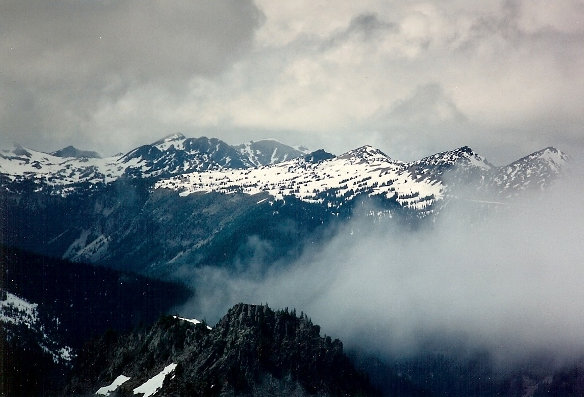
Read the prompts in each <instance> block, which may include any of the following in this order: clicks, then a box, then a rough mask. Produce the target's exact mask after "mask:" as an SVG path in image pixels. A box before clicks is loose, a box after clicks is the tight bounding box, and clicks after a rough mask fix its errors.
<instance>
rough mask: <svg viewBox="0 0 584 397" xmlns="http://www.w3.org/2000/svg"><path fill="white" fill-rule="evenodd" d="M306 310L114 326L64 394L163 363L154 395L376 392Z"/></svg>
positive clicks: (143, 373)
mask: <svg viewBox="0 0 584 397" xmlns="http://www.w3.org/2000/svg"><path fill="white" fill-rule="evenodd" d="M319 332H320V327H319V326H317V325H314V324H312V322H311V320H310V319H308V317H307V316H306V315H301V316H300V317H298V316H296V313H295V312H289V311H288V310H284V311H273V310H272V309H270V308H269V307H268V306H263V305H262V306H257V305H246V304H238V305H236V306H234V307H233V308H232V309H230V310H229V312H228V313H227V314H226V315H225V316H224V317H223V318H222V319H221V320H220V321H219V323H218V324H217V326H216V327H215V328H213V329H209V327H207V326H206V325H205V324H204V323H200V324H194V322H190V321H185V320H184V319H180V318H173V317H165V318H162V319H161V320H160V321H158V322H157V323H156V324H155V325H154V326H153V327H152V328H150V329H149V330H146V331H143V332H137V333H133V334H130V335H125V336H119V335H114V334H112V333H110V334H108V335H106V336H104V337H103V338H101V339H99V340H97V341H95V342H94V343H93V344H92V345H90V346H88V347H87V349H86V350H84V351H83V352H82V353H81V354H80V356H79V362H78V367H77V372H76V374H75V376H74V378H73V379H72V381H71V383H70V385H69V387H68V388H67V390H66V394H76V395H77V394H91V393H95V392H96V391H97V390H99V389H100V388H102V387H104V386H108V385H111V384H112V382H114V380H116V379H118V377H120V376H121V375H123V376H124V377H125V378H129V379H128V380H126V381H125V382H124V383H123V384H122V385H120V386H118V387H117V390H116V392H117V393H120V394H121V395H124V393H127V392H130V393H132V392H133V391H134V390H135V389H136V388H138V387H141V386H142V385H144V384H145V383H147V382H148V381H149V380H152V379H153V378H154V377H155V376H156V375H160V374H162V371H163V369H166V370H167V371H168V374H167V375H166V376H165V378H164V380H163V382H162V383H161V384H160V388H159V389H158V391H157V394H156V395H185V396H186V395H189V396H194V395H255V396H258V395H260V396H261V395H296V396H305V395H321V396H329V395H330V396H337V395H376V394H377V392H376V391H375V390H374V389H373V388H372V387H371V386H370V385H369V383H368V381H367V379H366V378H365V377H364V376H363V375H362V374H360V373H359V372H358V371H356V370H355V368H354V367H353V365H352V364H351V362H350V360H349V359H348V357H347V356H346V355H345V354H344V352H343V346H342V343H341V342H340V341H339V340H333V339H331V338H330V337H321V336H320V335H319ZM125 378H121V379H125Z"/></svg>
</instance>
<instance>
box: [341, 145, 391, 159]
mask: <svg viewBox="0 0 584 397" xmlns="http://www.w3.org/2000/svg"><path fill="white" fill-rule="evenodd" d="M339 158H341V159H350V158H360V159H362V160H375V159H383V160H388V159H389V156H388V155H387V154H385V153H383V152H382V151H381V150H379V149H377V148H375V147H373V146H371V145H364V146H361V147H358V148H357V149H353V150H349V151H348V152H346V153H343V154H342V155H340V156H339Z"/></svg>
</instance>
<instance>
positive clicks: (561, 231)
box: [181, 171, 584, 363]
mask: <svg viewBox="0 0 584 397" xmlns="http://www.w3.org/2000/svg"><path fill="white" fill-rule="evenodd" d="M582 175H584V174H582V173H580V172H575V171H573V172H572V173H571V174H569V175H567V176H566V177H565V178H564V179H563V180H562V181H559V182H556V184H555V185H554V186H553V187H552V188H551V189H549V190H548V191H546V192H540V191H538V192H533V193H530V194H528V195H525V196H523V197H522V198H521V199H518V200H513V201H511V202H509V203H507V204H505V205H499V206H494V207H493V208H492V211H489V216H488V217H486V218H484V219H483V220H481V221H477V216H476V213H475V211H476V209H477V206H476V204H475V203H470V202H465V201H463V200H459V201H458V202H453V203H452V204H453V205H450V206H449V207H448V208H447V210H445V211H444V212H443V213H442V214H441V216H440V217H439V218H438V220H437V222H436V223H435V224H433V225H432V226H431V227H428V228H424V229H423V230H419V231H415V232H413V231H403V230H400V229H399V228H397V227H395V226H392V223H391V222H386V223H384V224H383V225H375V226H372V223H371V219H354V220H353V221H351V222H350V223H349V224H347V225H346V226H345V227H343V228H341V229H339V230H338V231H337V232H336V234H335V236H334V238H332V239H331V240H330V241H329V242H328V243H327V244H326V245H325V246H322V247H315V248H313V249H308V250H307V252H306V253H305V255H303V257H302V258H300V260H298V261H296V262H295V263H294V264H293V265H287V266H283V265H274V266H272V267H271V268H270V269H268V270H266V269H259V268H258V267H257V266H256V267H253V266H251V267H250V269H249V270H248V271H245V272H243V273H241V272H238V273H237V274H235V273H231V272H229V271H226V270H221V269H217V268H213V267H206V268H201V269H198V270H196V274H195V279H196V286H195V287H196V289H197V298H196V299H195V301H193V302H190V303H189V304H188V305H187V306H185V307H184V308H183V309H182V310H181V311H182V312H183V313H184V314H187V315H192V316H194V317H199V318H200V317H205V318H206V319H207V320H208V321H209V322H214V321H216V320H217V319H218V318H219V317H220V316H221V315H222V314H224V313H225V311H226V310H227V308H228V307H230V306H231V305H232V304H235V303H237V302H248V303H268V304H269V305H270V306H271V307H274V308H282V307H290V308H292V307H295V308H296V309H297V311H298V312H300V311H301V310H302V311H304V312H305V313H307V314H308V315H309V316H310V317H311V318H312V319H313V321H314V322H315V323H317V324H320V325H321V326H322V332H323V333H326V334H328V335H331V336H333V337H338V338H340V339H341V340H343V341H344V342H345V344H346V345H349V346H359V347H361V348H365V349H370V350H372V351H376V352H380V353H385V354H399V355H404V354H405V355H407V354H415V353H418V352H420V351H421V350H423V349H429V348H432V349H436V348H439V349H447V348H452V349H454V350H458V349H462V350H465V349H467V351H468V349H471V350H472V349H475V348H476V349H487V350H488V351H489V352H491V353H492V355H493V357H494V358H495V360H499V361H501V360H502V362H506V363H509V362H513V361H515V360H517V359H524V358H528V357H530V356H531V355H532V354H539V353H543V354H552V356H551V357H553V358H555V359H562V358H571V357H573V356H574V355H575V354H580V353H584V197H583V194H584V183H583V182H584V178H582ZM495 207H496V208H495ZM355 230H359V232H358V233H355V232H354V231H355ZM250 244H257V250H258V252H259V255H261V250H262V249H265V244H266V242H262V241H255V240H254V239H250ZM262 247H263V248H262ZM548 357H549V356H548Z"/></svg>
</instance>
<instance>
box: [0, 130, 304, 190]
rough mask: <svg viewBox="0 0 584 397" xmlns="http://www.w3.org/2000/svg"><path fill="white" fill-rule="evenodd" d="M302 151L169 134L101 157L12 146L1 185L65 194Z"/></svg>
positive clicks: (0, 163) (4, 155) (0, 164)
mask: <svg viewBox="0 0 584 397" xmlns="http://www.w3.org/2000/svg"><path fill="white" fill-rule="evenodd" d="M302 154H303V153H302V152H301V151H299V150H296V149H294V148H292V147H290V146H287V145H284V144H282V143H279V142H276V141H272V140H266V141H258V142H252V143H249V144H245V145H240V146H238V147H234V146H231V145H228V144H227V143H225V142H223V141H221V140H219V139H216V138H206V137H201V138H186V137H185V136H184V135H182V134H172V135H169V136H167V137H164V138H162V139H160V140H158V141H156V142H153V143H151V144H148V145H142V146H140V147H137V148H135V149H133V150H131V151H130V152H128V153H126V154H123V155H117V156H112V157H104V158H100V157H99V155H98V154H97V153H96V152H91V151H81V150H78V149H76V148H74V147H72V146H69V147H66V148H64V149H61V150H58V151H56V152H53V153H50V154H49V153H43V152H39V151H35V150H32V149H28V148H24V147H22V146H19V145H16V146H15V147H14V148H12V149H8V150H2V151H0V185H1V186H3V187H4V188H6V189H9V190H18V189H19V188H22V187H23V186H27V187H29V188H30V187H31V186H32V189H33V190H36V191H49V192H51V193H52V194H59V195H67V194H70V193H72V192H74V191H77V190H79V189H88V188H89V189H95V188H99V187H100V186H103V185H107V184H110V183H111V182H113V181H115V180H118V179H120V178H125V177H128V178H162V177H169V176H172V175H179V174H183V173H189V172H202V171H210V170H220V169H243V168H249V167H255V166H256V165H265V164H274V163H277V162H279V161H283V160H287V159H291V158H293V157H295V156H301V155H302Z"/></svg>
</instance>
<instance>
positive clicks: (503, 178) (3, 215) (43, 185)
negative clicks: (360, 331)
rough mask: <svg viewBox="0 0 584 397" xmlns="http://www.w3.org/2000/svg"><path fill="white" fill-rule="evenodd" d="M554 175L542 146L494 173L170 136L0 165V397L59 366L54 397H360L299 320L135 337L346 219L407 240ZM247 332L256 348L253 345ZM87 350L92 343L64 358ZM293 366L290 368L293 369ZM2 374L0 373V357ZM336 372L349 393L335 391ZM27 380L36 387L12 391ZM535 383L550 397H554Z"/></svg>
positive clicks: (443, 158)
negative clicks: (265, 351)
mask: <svg viewBox="0 0 584 397" xmlns="http://www.w3.org/2000/svg"><path fill="white" fill-rule="evenodd" d="M568 163H569V158H568V156H567V155H566V154H564V153H562V152H561V151H559V150H558V149H555V148H553V147H548V148H545V149H542V150H540V151H537V152H535V153H532V154H530V155H528V156H525V157H523V158H521V159H519V160H517V161H514V162H512V163H510V164H508V165H504V166H495V165H493V164H491V163H490V162H489V161H488V160H486V159H485V158H484V157H483V156H481V155H479V154H477V153H475V152H474V151H473V150H472V149H471V148H469V147H466V146H465V147H461V148H456V149H453V150H448V151H444V152H441V153H436V154H433V155H431V156H427V157H424V158H422V159H420V160H417V161H409V162H405V161H399V160H395V159H392V158H390V157H389V156H388V155H387V154H385V153H383V152H382V151H381V150H379V149H377V148H374V147H372V146H362V147H359V148H356V149H354V150H350V151H348V152H346V153H343V154H341V155H333V154H331V153H328V152H327V151H325V150H324V149H320V150H317V151H313V152H309V151H308V150H306V149H305V148H302V147H301V148H294V147H291V146H288V145H285V144H283V143H280V142H277V141H275V140H262V141H256V142H249V143H246V144H242V145H236V146H233V145H229V144H227V143H225V142H223V141H221V140H219V139H216V138H206V137H202V138H186V137H185V136H183V135H182V134H173V135H170V136H167V137H164V138H162V139H160V140H158V141H156V142H153V143H151V144H146V145H142V146H140V147H137V148H135V149H133V150H130V151H129V152H127V153H120V154H119V155H116V156H111V157H101V156H100V155H99V154H98V153H96V152H93V151H87V150H79V149H76V148H74V147H72V146H68V147H66V148H64V149H61V150H58V151H55V152H52V153H44V152H40V151H35V150H32V149H29V148H24V147H22V146H18V145H17V146H15V147H14V148H11V149H6V150H1V151H0V253H1V254H2V257H1V258H2V264H3V272H2V277H3V278H2V296H1V297H0V298H1V299H0V320H1V322H2V324H3V329H5V330H6V332H5V334H4V335H3V349H4V351H10V352H14V355H15V357H18V358H19V359H18V360H16V361H15V363H16V364H14V365H13V366H12V367H10V368H9V369H10V371H6V370H4V369H3V373H4V372H5V373H6V374H8V376H7V377H5V380H4V381H3V383H4V385H3V386H6V384H8V385H9V386H10V387H12V389H10V390H12V393H10V392H9V393H8V394H9V395H10V394H19V392H20V394H22V393H25V394H26V393H27V392H28V391H31V392H33V394H35V393H34V392H35V391H38V390H43V389H44V388H45V387H46V385H47V384H48V385H50V387H52V388H58V387H61V386H63V379H59V380H58V381H55V379H53V380H52V381H50V380H46V379H45V378H42V377H41V376H40V375H39V374H40V373H44V372H46V373H49V374H50V377H53V378H55V377H57V378H58V377H59V376H61V377H62V376H63V374H64V373H68V371H70V370H71V367H73V370H74V372H75V371H77V372H75V373H76V375H75V376H76V377H74V379H73V380H72V381H71V382H70V383H69V386H68V387H69V389H68V390H69V391H70V392H71V393H73V392H74V393H96V392H97V391H98V390H102V391H103V392H104V393H105V394H109V393H110V392H112V393H113V392H114V389H117V388H118V387H119V386H120V390H121V391H119V393H121V394H124V393H127V392H130V393H131V392H132V390H135V389H136V388H140V387H141V386H142V385H147V384H148V382H149V380H152V379H154V380H159V381H160V382H161V383H160V387H162V386H164V388H165V390H168V394H173V393H174V394H183V395H184V394H188V393H192V392H193V390H198V393H202V394H205V393H207V392H209V393H211V392H213V393H217V394H218V395H221V393H223V394H225V393H227V394H229V393H235V392H237V393H239V394H245V393H248V394H253V391H254V390H255V391H257V390H261V392H262V393H264V392H265V393H266V394H269V393H272V392H273V393H278V391H279V392H280V394H281V393H284V391H285V392H286V393H288V392H289V393H296V394H298V395H304V394H317V395H343V394H354V393H356V392H361V393H365V394H369V392H371V393H373V391H372V390H373V389H370V385H369V383H368V382H366V381H365V380H363V379H362V378H360V376H361V375H359V374H358V372H355V371H354V368H353V367H352V366H351V365H349V364H348V362H347V361H346V360H347V359H346V357H345V355H344V353H343V352H342V348H341V347H340V345H339V344H338V343H337V342H336V341H331V340H329V339H330V338H329V339H326V338H321V337H320V335H319V334H318V330H317V328H315V327H316V326H314V325H313V324H312V323H311V322H310V321H308V320H307V319H306V318H304V317H303V316H300V317H297V316H295V315H294V316H292V315H291V313H288V312H284V311H275V312H274V311H272V310H271V309H269V308H267V307H266V306H250V305H238V306H236V307H234V308H232V309H231V310H230V311H229V312H228V314H227V315H226V317H224V319H223V320H221V321H220V322H219V323H218V325H217V326H215V327H214V328H213V330H208V329H206V328H204V327H198V326H195V325H193V324H192V323H189V322H188V321H185V320H184V319H182V320H181V319H180V318H165V319H161V320H160V321H159V322H158V323H156V324H155V325H153V326H151V324H152V323H153V322H154V320H155V318H154V317H156V316H157V315H158V314H161V313H166V314H168V313H169V312H170V310H171V307H173V306H174V305H178V304H180V303H181V301H183V300H184V299H186V296H188V293H189V291H188V288H186V287H185V284H188V287H189V288H192V289H194V293H195V294H196V293H197V283H200V282H201V281H200V280H198V279H197V272H196V270H197V269H199V268H202V267H205V266H208V267H215V268H220V269H223V270H228V271H229V272H231V273H234V274H237V273H238V272H247V271H249V270H250V269H253V271H256V272H262V271H268V270H269V269H270V268H271V267H273V266H282V267H283V268H285V266H286V265H288V264H290V263H293V262H294V261H295V260H297V259H298V258H300V257H301V256H302V255H303V254H304V253H306V252H307V250H309V249H310V248H311V247H315V246H316V247H319V246H321V245H322V244H324V243H326V242H327V241H328V240H329V239H330V238H331V235H334V234H335V232H336V231H337V230H339V229H340V228H341V227H342V226H343V225H344V224H346V222H347V221H348V220H350V219H352V218H355V217H361V218H363V219H365V220H366V221H367V222H370V223H371V224H374V223H377V222H391V223H395V224H396V225H399V226H404V227H408V228H419V227H423V226H425V225H432V223H433V222H434V221H435V220H436V219H438V218H439V217H440V215H441V214H442V212H443V210H444V208H446V207H447V206H448V205H450V204H451V203H453V202H458V201H464V202H465V203H468V204H470V205H473V206H476V208H479V209H487V210H491V209H495V210H498V209H499V208H500V207H501V206H503V207H504V206H505V204H506V203H508V202H510V199H513V198H515V197H517V196H521V195H522V194H525V193H526V192H530V191H540V190H542V189H546V188H547V187H548V186H550V185H551V184H552V183H553V182H554V180H555V179H556V178H557V177H558V176H559V175H560V174H561V173H562V171H563V170H564V169H565V168H566V167H567V165H568ZM352 232H353V231H351V233H352ZM85 263H88V264H91V265H85ZM92 265H93V266H92ZM136 274H139V276H138V275H136ZM144 276H146V277H150V278H146V277H144ZM172 291H174V292H172ZM190 292H193V291H190ZM152 294H154V295H161V296H164V297H165V299H162V300H160V301H158V300H157V298H156V297H155V296H154V295H152ZM86 316H89V317H86ZM76 319H83V320H82V321H79V322H76ZM138 322H145V323H146V325H144V324H143V327H142V328H140V330H134V331H132V332H133V333H132V334H125V333H122V334H120V335H118V336H115V337H112V334H109V336H103V337H99V336H98V335H99V334H100V333H101V332H103V331H105V328H106V327H111V328H114V329H116V330H118V331H125V332H126V331H128V329H130V328H132V327H137V323H138ZM278 324H279V325H278ZM282 324H284V325H282ZM282 326H284V329H285V330H286V331H285V332H284V331H282V328H281V327H282ZM278 327H280V328H278ZM92 330H93V331H92ZM258 330H259V331H258ZM257 332H260V336H261V335H263V336H265V338H263V339H262V338H260V339H259V340H258V339H257V338H256V339H254V337H252V336H253V335H256V334H257ZM282 332H284V334H282ZM287 332H291V334H288V333H287ZM301 332H305V333H306V335H305V336H306V337H307V338H308V339H309V340H310V341H311V344H310V345H307V346H304V347H305V348H306V349H307V350H306V352H309V353H310V354H311V355H310V356H306V357H305V353H306V352H299V351H295V350H294V349H293V348H292V347H293V345H295V344H299V343H300V342H301V341H300V340H296V339H294V338H295V336H294V335H299V333H301ZM244 334H245V335H247V336H249V337H247V336H246V337H245V338H243V337H241V336H242V335H244ZM90 335H91V336H95V337H98V339H97V340H94V342H93V343H94V344H93V345H91V346H89V347H86V348H85V350H81V346H82V345H83V343H84V342H87V338H88V337H89V336H90ZM128 335H130V336H128ZM256 336H257V335H256ZM100 338H101V339H100ZM108 338H109V339H108ZM290 338H291V339H290ZM291 340H295V341H296V342H294V344H292V345H291V342H290V341H291ZM153 341H156V343H154V342H153ZM161 342H164V343H162V344H161ZM166 343H168V346H173V348H172V349H171V350H168V349H167V348H166V347H165V346H166ZM339 343H340V342H339ZM263 344H267V345H266V346H268V345H269V350H271V351H278V352H279V353H278V354H275V355H274V356H270V357H264V358H265V360H264V361H262V360H263V359H262V357H263V356H261V355H259V356H258V357H259V361H257V360H256V361H254V360H251V359H250V357H249V355H250V354H251V353H250V351H251V350H253V351H256V352H257V351H258V349H260V350H261V348H262V346H263V347H264V348H265V347H266V346H264V345H263ZM92 346H93V347H92ZM226 346H231V347H229V348H227V347H226ZM105 347H107V349H105ZM100 348H104V349H105V350H103V351H101V352H100V351H99V349H100ZM92 349H93V350H92ZM250 349H251V350H250ZM80 352H81V353H80ZM137 352H142V353H144V354H145V356H141V357H139V356H140V354H138V353H137ZM78 353H79V354H81V358H80V359H79V360H77V361H73V358H74V357H76V356H77V354H78ZM313 353H314V355H316V356H314V355H313ZM31 357H32V358H31ZM246 357H247V358H246ZM315 357H316V358H315ZM186 358H189V360H186ZM311 359H314V360H313V361H310V360H311ZM241 360H247V361H245V363H243V362H242V361H241ZM302 360H308V361H306V362H302V364H303V365H304V364H306V365H305V366H297V367H295V366H294V363H295V362H298V361H302ZM319 360H320V361H319ZM30 362H39V363H40V364H39V365H38V366H34V365H33V366H30V365H29V363H30ZM74 362H75V364H74ZM2 365H3V366H4V368H8V367H6V363H5V362H4V358H3V360H2ZM368 365H369V364H368ZM424 365H425V367H424V368H427V367H430V366H432V365H434V364H432V365H430V364H428V365H426V364H424ZM365 366H366V367H367V365H365ZM234 368H235V369H234ZM236 368H239V369H241V368H245V370H244V371H243V372H242V371H239V370H236ZM383 368H384V369H383V370H379V368H378V369H377V370H379V371H381V373H383V374H384V375H382V376H381V378H382V379H381V380H379V382H378V384H383V383H384V382H386V383H387V380H388V379H387V374H391V377H390V378H391V387H390V389H391V390H394V391H395V390H396V389H395V387H398V388H404V389H402V390H406V389H407V390H409V392H411V393H409V392H408V393H409V394H408V395H429V394H428V393H427V391H428V390H427V389H428V388H427V387H426V386H427V385H425V386H424V387H421V388H420V387H418V386H420V385H422V384H424V382H429V383H432V381H431V380H429V379H427V378H424V377H423V374H424V369H423V368H422V369H415V370H412V371H410V372H412V373H411V374H409V375H408V376H409V377H408V378H407V379H405V378H402V377H400V376H401V375H400V376H398V374H402V373H406V372H408V371H409V370H407V369H404V368H397V369H396V368H391V369H387V368H386V367H383ZM45 369H48V370H47V371H45ZM140 369H143V371H142V372H141V370H140ZM410 369H411V368H410ZM369 370H371V365H369ZM84 371H85V372H84ZM238 371H239V372H238ZM299 371H300V372H299ZM319 371H322V372H319ZM336 371H341V373H344V374H347V376H349V377H350V378H351V379H352V380H355V382H353V383H351V382H348V383H346V384H343V379H342V378H338V377H335V376H336V375H335V372H336ZM343 371H344V372H343ZM375 371H376V370H375V369H373V372H375ZM369 373H372V372H371V371H369ZM478 373H479V375H477V379H478V378H479V377H480V376H483V373H482V372H480V371H479V372H478ZM187 374H188V376H187ZM315 374H317V375H318V376H317V375H315ZM570 374H571V373H570ZM313 375H314V376H313ZM449 376H450V375H449ZM457 376H458V375H457ZM27 377H39V379H44V380H43V381H39V382H37V383H30V384H27V383H26V382H25V381H23V379H26V378H27ZM416 377H419V379H418V378H416ZM126 378H129V379H126ZM568 378H569V379H570V380H571V381H573V380H574V379H577V376H576V377H574V376H572V375H569V376H568ZM88 379H89V380H88ZM165 379H166V380H165ZM410 379H418V380H416V382H415V383H416V385H417V386H416V385H414V384H413V383H412V382H410ZM420 379H421V380H420ZM530 379H531V378H530ZM45 381H46V382H48V383H43V382H45ZM122 381H123V382H122ZM215 381H216V382H218V383H213V382H215ZM555 381H556V380H554V382H555ZM6 382H8V383H6ZM116 382H117V383H116ZM152 382H154V381H152ZM537 382H539V384H541V385H542V386H541V387H542V388H543V387H544V384H546V385H553V387H554V388H556V389H561V388H562V387H563V386H562V384H561V383H558V382H560V381H559V380H558V381H557V382H556V383H553V382H552V383H549V384H548V383H545V379H544V378H542V377H540V378H537ZM122 383H123V384H124V385H125V386H121V385H122ZM475 383H476V382H475ZM520 383H521V382H520ZM521 384H522V383H521ZM213 385H216V386H217V385H218V386H217V389H215V390H211V389H210V388H211V387H212V386H213ZM341 385H344V386H341ZM396 385H397V386H396ZM481 385H482V383H481ZM108 386H111V387H110V388H108ZM114 386H115V387H114ZM27 387H29V388H27ZM546 387H547V386H546ZM550 387H551V386H550ZM102 388H103V389H102ZM166 388H168V389H166ZM439 388H440V386H436V385H433V386H432V387H430V389H432V390H436V389H439ZM542 388H540V390H542ZM110 389H111V390H110ZM52 390H54V389H52ZM140 390H141V389H140ZM489 390H490V389H489ZM364 391H366V392H364ZM116 393H117V392H116ZM213 393H211V394H213ZM144 394H148V393H147V392H144ZM207 394H208V393H207Z"/></svg>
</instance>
